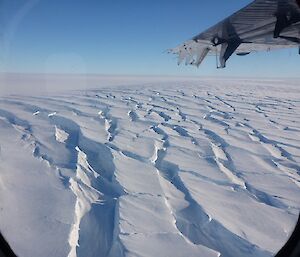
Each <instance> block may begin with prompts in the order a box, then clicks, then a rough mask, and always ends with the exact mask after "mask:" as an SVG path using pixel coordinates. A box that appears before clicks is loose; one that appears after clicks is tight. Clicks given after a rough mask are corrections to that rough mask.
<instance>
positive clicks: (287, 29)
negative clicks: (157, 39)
mask: <svg viewBox="0 0 300 257" xmlns="http://www.w3.org/2000/svg"><path fill="white" fill-rule="evenodd" d="M299 46H300V0H255V1H254V2H252V3H250V4H249V5H248V6H246V7H244V8H243V9H241V10H240V11H238V12H236V13H234V14H233V15H231V16H229V17H228V18H226V19H225V20H223V21H221V22H219V23H218V24H216V25H215V26H213V27H211V28H209V29H207V30H206V31H204V32H202V33H200V34H198V35H196V36H195V37H193V38H192V39H190V40H188V41H186V42H184V43H183V44H181V45H180V46H178V47H176V48H173V49H170V50H169V52H171V53H174V54H176V55H177V56H178V63H179V64H180V63H181V62H182V61H185V63H186V64H187V65H189V64H190V65H195V66H199V65H200V64H201V62H202V61H203V60H204V58H205V57H206V56H207V55H208V54H214V55H218V56H219V62H220V68H224V67H225V66H226V61H227V60H228V59H229V58H230V56H231V55H232V54H233V53H236V54H238V55H246V54H249V53H250V52H255V51H269V50H273V49H282V48H295V47H299Z"/></svg>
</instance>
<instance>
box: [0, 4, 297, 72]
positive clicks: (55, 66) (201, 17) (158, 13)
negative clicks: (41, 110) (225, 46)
mask: <svg viewBox="0 0 300 257" xmlns="http://www.w3.org/2000/svg"><path fill="white" fill-rule="evenodd" d="M250 2H251V0H238V1H237V0H226V1H224V0H213V1H209V0H33V1H32V0H0V71H4V72H30V73H32V72H37V73H43V72H48V73H57V72H60V73H64V72H67V73H70V72H72V73H73V72H75V73H77V72H78V73H100V74H133V75H143V74H150V75H152V74H157V75H201V76H202V75H203V76H206V75H208V76H211V75H213V76H215V75H220V76H224V75H226V76H235V75H240V76H280V75H283V76H293V77H296V76H299V75H298V70H299V69H298V67H299V64H300V56H298V55H297V50H296V49H295V50H285V51H276V52H272V53H256V54H251V55H249V56H245V57H237V56H235V57H233V58H232V59H230V60H229V62H228V67H227V68H226V69H225V70H216V67H215V59H214V58H213V57H209V58H208V59H207V60H206V61H205V62H204V63H203V64H202V65H201V66H200V68H199V69H197V68H194V67H185V66H184V65H183V66H179V67H178V66H177V64H176V60H175V59H174V56H172V55H168V54H166V53H164V51H165V50H166V49H168V48H171V47H174V46H176V45H178V44H180V43H181V42H183V41H184V40H186V39H189V38H191V37H192V36H194V35H195V34H197V33H198V32H201V31H203V30H204V29H206V28H208V27H209V26H211V25H214V24H215V23H216V22H218V21H219V20H221V19H223V18H225V17H226V16H228V15H230V14H231V13H232V12H234V11H237V10H238V9H240V8H241V7H243V6H245V5H246V4H248V3H250Z"/></svg>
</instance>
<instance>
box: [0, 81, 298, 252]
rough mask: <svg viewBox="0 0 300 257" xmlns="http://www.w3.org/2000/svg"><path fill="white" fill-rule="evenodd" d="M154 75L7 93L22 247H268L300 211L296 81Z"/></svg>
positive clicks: (8, 192)
mask: <svg viewBox="0 0 300 257" xmlns="http://www.w3.org/2000/svg"><path fill="white" fill-rule="evenodd" d="M298 84H299V83H296V82H294V83H292V82H286V83H285V82H283V81H279V82H278V81H247V80H239V81H232V82H230V81H227V82H226V83H225V82H222V81H221V80H218V81H203V82H196V81H192V82H178V83H166V82H164V83H162V84H160V83H149V84H146V85H142V86H119V87H111V88H106V89H105V88H102V89H90V90H76V91H75V90H73V91H71V90H69V91H67V92H64V93H51V94H47V95H45V94H44V95H40V96H38V95H34V96H33V95H32V96H24V95H18V94H16V95H10V96H6V97H4V96H3V97H1V98H0V230H1V231H2V233H3V234H4V235H5V236H6V238H7V239H8V241H9V243H10V244H11V246H12V248H13V249H14V250H15V252H16V253H17V254H18V255H19V256H20V257H41V256H43V257H54V256H57V257H76V256H77V257H108V256H109V257H123V256H130V257H140V256H141V257H142V256H143V257H193V256H195V257H211V256H222V257H243V256H245V257H250V256H251V257H270V256H273V255H274V253H276V252H277V251H278V250H279V249H280V248H281V247H282V245H283V244H284V243H285V242H286V240H287V239H288V237H289V235H290V234H291V232H292V230H293V228H294V226H295V224H296V220H297V218H298V213H299V210H300V88H299V86H297V85H298Z"/></svg>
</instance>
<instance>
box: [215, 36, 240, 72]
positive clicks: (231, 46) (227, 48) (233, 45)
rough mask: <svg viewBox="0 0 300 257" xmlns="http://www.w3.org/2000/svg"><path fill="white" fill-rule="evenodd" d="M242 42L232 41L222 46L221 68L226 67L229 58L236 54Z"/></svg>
mask: <svg viewBox="0 0 300 257" xmlns="http://www.w3.org/2000/svg"><path fill="white" fill-rule="evenodd" d="M240 44H241V41H240V40H230V41H229V42H225V43H223V44H222V45H221V52H220V57H219V59H220V67H219V68H225V67H226V61H227V60H228V59H229V57H230V56H231V55H232V54H233V53H234V52H235V50H236V49H237V48H238V47H239V46H240Z"/></svg>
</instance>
